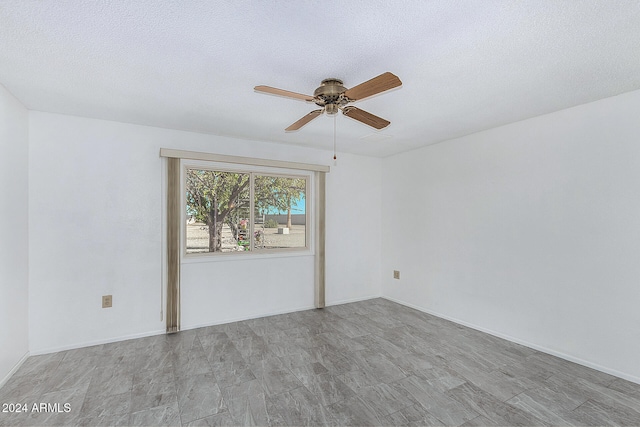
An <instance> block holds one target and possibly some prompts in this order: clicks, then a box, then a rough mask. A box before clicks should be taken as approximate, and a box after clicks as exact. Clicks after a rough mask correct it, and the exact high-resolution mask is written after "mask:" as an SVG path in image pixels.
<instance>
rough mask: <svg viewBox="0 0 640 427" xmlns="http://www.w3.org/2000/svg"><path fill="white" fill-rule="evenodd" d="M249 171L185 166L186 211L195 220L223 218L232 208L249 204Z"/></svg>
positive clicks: (220, 220)
mask: <svg viewBox="0 0 640 427" xmlns="http://www.w3.org/2000/svg"><path fill="white" fill-rule="evenodd" d="M248 185H249V175H248V174H242V173H231V172H218V171H210V170H200V169H187V212H188V213H189V214H191V215H193V216H194V217H195V219H196V221H201V222H205V223H207V224H211V223H212V222H214V221H217V222H223V221H224V219H225V218H226V217H227V215H228V214H229V212H231V210H232V209H238V208H243V207H246V208H248V207H249V188H248Z"/></svg>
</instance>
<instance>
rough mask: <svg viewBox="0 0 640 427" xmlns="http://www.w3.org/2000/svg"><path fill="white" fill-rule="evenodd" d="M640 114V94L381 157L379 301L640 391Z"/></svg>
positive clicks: (606, 100)
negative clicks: (505, 340) (615, 378)
mask: <svg viewBox="0 0 640 427" xmlns="http://www.w3.org/2000/svg"><path fill="white" fill-rule="evenodd" d="M638 111H640V91H636V92H631V93H627V94H623V95H620V96H616V97H612V98H608V99H604V100H601V101H597V102H593V103H590V104H586V105H582V106H578V107H575V108H571V109H567V110H563V111H559V112H556V113H552V114H548V115H544V116H541V117H537V118H533V119H530V120H526V121H522V122H518V123H514V124H511V125H508V126H504V127H501V128H497V129H492V130H488V131H485V132H481V133H478V134H474V135H470V136H467V137H463V138H459V139H455V140H452V141H447V142H444V143H441V144H437V145H433V146H430V147H426V148H424V149H420V150H416V151H412V152H408V153H404V154H401V155H397V156H394V157H391V158H387V159H385V161H384V168H383V171H384V174H383V203H382V206H383V217H382V219H383V224H384V227H383V229H384V230H385V233H384V235H383V253H382V259H383V268H382V272H383V274H382V277H383V279H382V281H383V295H385V296H387V297H389V298H391V299H395V300H398V301H401V302H403V303H405V304H408V305H412V306H415V307H417V308H420V309H422V310H425V311H429V312H432V313H437V314H439V315H441V316H443V317H447V318H450V319H455V320H457V321H460V322H463V323H466V324H468V325H472V326H474V327H476V328H480V329H483V330H487V331H490V332H493V333H495V334H497V335H501V336H504V337H510V338H511V339H513V340H515V341H518V342H523V343H528V344H529V345H531V346H533V347H537V348H540V349H545V350H546V351H548V352H551V353H554V354H559V355H562V356H564V357H566V358H569V359H572V360H575V361H580V362H581V363H583V364H587V365H589V366H592V367H596V368H599V369H601V370H605V371H607V372H611V373H614V374H616V375H619V376H622V377H625V378H628V379H631V380H633V381H636V382H640V364H639V363H638V355H640V335H639V334H638V325H640V286H639V284H640V262H639V258H638V255H639V254H640V197H639V194H640V192H639V189H640V143H639V141H640V140H639V136H640V120H638ZM393 269H399V270H401V280H399V281H398V280H393V279H392V271H391V270H393Z"/></svg>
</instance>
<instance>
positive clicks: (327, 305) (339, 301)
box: [325, 294, 382, 307]
mask: <svg viewBox="0 0 640 427" xmlns="http://www.w3.org/2000/svg"><path fill="white" fill-rule="evenodd" d="M375 298H382V296H381V295H379V294H378V295H369V296H366V297H358V298H350V299H343V300H338V301H331V302H328V303H326V304H325V306H326V307H331V306H332V305H341V304H349V303H352V302H360V301H368V300H370V299H375Z"/></svg>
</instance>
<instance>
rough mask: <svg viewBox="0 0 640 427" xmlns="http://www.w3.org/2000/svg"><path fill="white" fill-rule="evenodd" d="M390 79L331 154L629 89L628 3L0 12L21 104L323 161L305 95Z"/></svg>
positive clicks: (637, 53)
mask: <svg viewBox="0 0 640 427" xmlns="http://www.w3.org/2000/svg"><path fill="white" fill-rule="evenodd" d="M385 71H391V72H392V73H394V74H396V75H397V76H398V77H400V79H401V80H402V82H403V86H402V87H401V88H399V89H396V90H393V91H390V92H388V93H385V94H382V95H379V96H376V97H373V98H370V99H366V100H363V101H362V102H358V103H356V104H355V105H356V106H358V107H359V108H362V109H364V110H367V111H369V112H371V113H373V114H376V115H378V116H381V117H384V118H386V119H388V120H390V121H391V125H390V126H389V127H388V128H386V129H384V130H382V131H375V130H373V129H372V128H369V127H367V126H365V125H363V124H361V123H359V122H356V121H354V120H351V119H349V118H347V117H344V116H338V118H337V123H336V124H337V135H338V150H339V151H345V152H351V153H357V154H364V155H371V156H387V155H390V154H393V153H398V152H402V151H406V150H410V149H412V148H415V147H419V146H423V145H428V144H433V143H437V142H440V141H443V140H447V139H450V138H454V137H457V136H462V135H466V134H469V133H473V132H477V131H480V130H483V129H487V128H492V127H495V126H499V125H503V124H506V123H510V122H514V121H518V120H522V119H526V118H529V117H533V116H537V115H540V114H544V113H549V112H552V111H557V110H560V109H563V108H567V107H571V106H574V105H578V104H583V103H586V102H590V101H594V100H597V99H601V98H604V97H608V96H612V95H617V94H620V93H623V92H627V91H631V90H636V89H640V1H637V0H633V1H622V0H553V1H550V0H530V1H512V0H504V1H495V0H458V1H455V0H433V1H423V0H421V1H406V0H403V1H371V0H351V1H349V2H345V1H334V0H325V1H309V0H307V1H302V0H299V1H238V0H233V1H200V0H198V1H195V0H180V1H158V0H120V1H114V0H111V1H110V0H90V1H89V0H44V1H33V0H0V84H3V85H4V86H5V87H6V88H7V89H8V90H9V91H10V92H11V93H13V94H14V95H15V96H16V97H17V98H18V99H19V100H20V101H21V102H22V103H24V105H25V106H26V107H27V108H30V109H33V110H40V111H48V112H57V113H65V114H72V115H78V116H85V117H94V118H100V119H107V120H116V121H121V122H129V123H137V124H144V125H151V126H159V127H166V128H173V129H184V130H191V131H196V132H204V133H211V134H219V135H229V136H236V137H240V138H248V139H256V140H266V141H274V142H281V143H287V144H296V145H302V146H313V147H318V148H324V149H331V148H332V145H333V142H332V137H333V118H330V117H326V116H322V117H320V118H318V119H316V120H314V121H313V122H311V123H310V124H308V125H307V126H305V127H304V128H302V129H301V130H300V131H298V132H293V133H285V132H284V128H285V127H287V126H288V125H290V124H291V123H293V122H294V121H296V120H297V119H299V118H300V117H302V116H303V115H305V114H306V113H307V112H309V111H311V110H313V109H315V108H316V107H315V105H313V104H308V103H305V102H303V101H296V100H291V99H286V98H281V97H275V96H269V95H263V94H258V93H256V92H254V91H253V87H254V86H256V85H268V86H275V87H278V88H282V89H287V90H290V91H294V92H300V93H305V94H313V90H314V89H315V88H316V87H317V86H318V85H319V84H320V81H321V80H322V79H324V78H328V77H337V78H340V79H342V80H343V81H344V84H345V86H346V87H353V86H355V85H357V84H359V83H361V82H363V81H365V80H368V79H370V78H372V77H374V76H376V75H378V74H380V73H382V72H385Z"/></svg>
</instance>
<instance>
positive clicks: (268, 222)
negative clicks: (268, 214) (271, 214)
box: [264, 218, 278, 228]
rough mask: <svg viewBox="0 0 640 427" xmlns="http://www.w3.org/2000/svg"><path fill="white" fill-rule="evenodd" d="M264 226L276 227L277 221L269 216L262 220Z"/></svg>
mask: <svg viewBox="0 0 640 427" xmlns="http://www.w3.org/2000/svg"><path fill="white" fill-rule="evenodd" d="M264 226H265V228H278V222H277V221H276V220H275V219H273V218H269V219H268V220H266V221H265V222H264Z"/></svg>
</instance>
